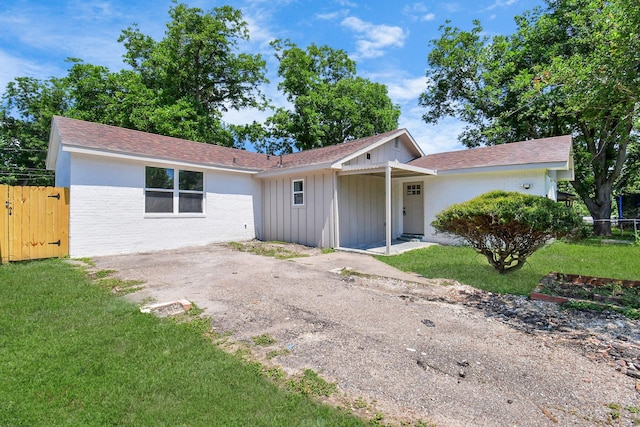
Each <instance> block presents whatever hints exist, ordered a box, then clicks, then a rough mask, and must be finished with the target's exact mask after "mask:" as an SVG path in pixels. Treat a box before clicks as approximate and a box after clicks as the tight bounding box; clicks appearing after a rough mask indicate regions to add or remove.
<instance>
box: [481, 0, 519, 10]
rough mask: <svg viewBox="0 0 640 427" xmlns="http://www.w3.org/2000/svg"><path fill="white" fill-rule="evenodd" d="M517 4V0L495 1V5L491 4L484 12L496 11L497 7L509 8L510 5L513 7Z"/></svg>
mask: <svg viewBox="0 0 640 427" xmlns="http://www.w3.org/2000/svg"><path fill="white" fill-rule="evenodd" d="M516 3H518V0H496V1H495V3H493V4H492V5H491V6H489V7H487V8H486V9H484V10H485V11H486V10H493V9H496V8H498V7H509V6H511V5H514V4H516Z"/></svg>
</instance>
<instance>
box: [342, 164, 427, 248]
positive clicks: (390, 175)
mask: <svg viewBox="0 0 640 427" xmlns="http://www.w3.org/2000/svg"><path fill="white" fill-rule="evenodd" d="M338 175H340V176H345V175H369V176H378V177H381V178H384V180H385V191H384V192H385V197H384V199H385V255H390V254H391V180H392V179H395V178H412V177H418V176H425V175H432V176H435V175H437V173H436V171H434V170H431V169H426V168H421V167H419V166H412V165H407V164H405V163H400V162H398V161H396V160H394V161H388V162H386V163H378V164H372V165H343V166H342V167H340V168H339V171H338Z"/></svg>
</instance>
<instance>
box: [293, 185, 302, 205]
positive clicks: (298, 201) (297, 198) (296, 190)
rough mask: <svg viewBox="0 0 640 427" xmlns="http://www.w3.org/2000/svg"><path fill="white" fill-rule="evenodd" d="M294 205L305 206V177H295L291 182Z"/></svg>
mask: <svg viewBox="0 0 640 427" xmlns="http://www.w3.org/2000/svg"><path fill="white" fill-rule="evenodd" d="M291 185H292V190H293V192H292V194H293V206H304V179H294V180H293V181H292V182H291Z"/></svg>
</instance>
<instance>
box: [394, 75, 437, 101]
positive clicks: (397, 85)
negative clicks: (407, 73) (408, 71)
mask: <svg viewBox="0 0 640 427" xmlns="http://www.w3.org/2000/svg"><path fill="white" fill-rule="evenodd" d="M426 88H427V78H426V76H425V77H415V78H410V79H401V80H397V81H392V82H389V83H387V89H388V91H389V92H388V93H389V97H390V98H391V99H392V100H393V102H397V103H401V102H406V101H409V100H415V102H416V103H417V102H418V98H419V97H420V94H421V93H422V92H424V91H425V89H426Z"/></svg>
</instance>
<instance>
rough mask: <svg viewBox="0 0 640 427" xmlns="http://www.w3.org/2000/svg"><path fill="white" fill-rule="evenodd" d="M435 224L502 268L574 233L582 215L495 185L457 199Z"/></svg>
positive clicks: (518, 265)
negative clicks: (490, 188) (550, 241)
mask: <svg viewBox="0 0 640 427" xmlns="http://www.w3.org/2000/svg"><path fill="white" fill-rule="evenodd" d="M431 225H432V226H433V227H434V228H435V229H436V230H437V231H439V232H441V233H448V234H453V235H455V236H459V237H461V238H463V239H464V240H465V241H466V242H467V243H468V244H469V245H470V246H471V247H472V248H474V249H475V250H476V251H477V252H478V253H480V254H482V255H484V256H485V257H486V258H487V260H488V261H489V264H491V265H492V266H493V267H494V268H495V269H496V270H498V271H499V272H500V273H506V272H507V271H512V270H517V269H519V268H522V266H523V265H524V262H525V261H526V259H527V258H528V257H529V256H530V255H531V254H533V253H534V252H535V251H536V250H537V249H539V248H540V247H542V245H544V244H545V243H546V242H547V241H548V240H549V239H551V238H553V237H560V236H566V235H570V234H571V233H573V232H575V230H577V229H579V228H580V226H581V225H582V218H581V217H580V216H578V215H577V214H575V213H574V212H572V211H571V210H569V209H567V208H566V207H565V206H564V205H562V204H559V203H557V202H554V201H553V200H550V199H547V198H546V197H539V196H531V195H528V194H522V193H517V192H506V191H492V192H489V193H485V194H483V195H481V196H478V197H476V198H474V199H471V200H469V201H467V202H464V203H460V204H457V205H452V206H450V207H449V208H447V209H445V210H444V211H442V212H440V213H438V214H437V215H436V219H435V220H434V221H433V222H432V223H431Z"/></svg>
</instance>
